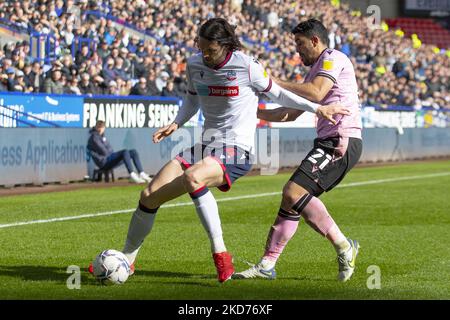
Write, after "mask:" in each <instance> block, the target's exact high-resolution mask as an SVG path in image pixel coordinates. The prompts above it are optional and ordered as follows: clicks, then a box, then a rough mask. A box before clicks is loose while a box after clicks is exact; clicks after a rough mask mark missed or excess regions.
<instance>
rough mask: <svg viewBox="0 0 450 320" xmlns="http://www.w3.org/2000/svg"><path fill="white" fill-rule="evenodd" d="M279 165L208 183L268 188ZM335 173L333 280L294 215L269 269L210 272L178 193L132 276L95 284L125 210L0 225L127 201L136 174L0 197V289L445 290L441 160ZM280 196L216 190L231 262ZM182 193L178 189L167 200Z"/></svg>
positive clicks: (328, 199)
mask: <svg viewBox="0 0 450 320" xmlns="http://www.w3.org/2000/svg"><path fill="white" fill-rule="evenodd" d="M289 176H290V175H289V174H280V175H276V176H251V177H244V178H241V179H240V180H239V181H238V182H236V184H235V185H234V186H233V188H232V190H231V191H230V192H228V193H221V192H218V191H216V190H215V191H214V194H215V195H216V198H217V199H224V198H230V197H239V196H243V195H258V194H262V193H271V192H278V191H280V190H281V189H282V187H283V185H284V183H285V182H286V181H287V180H288V179H289ZM399 178H400V179H399ZM383 179H390V180H388V181H384V182H382V181H379V180H383ZM371 181H372V182H374V183H371V184H370V183H367V182H371ZM354 182H362V184H360V185H350V184H351V183H354ZM341 184H342V186H341V187H339V188H336V189H335V190H333V191H332V192H330V193H328V194H324V195H323V196H322V197H321V199H322V200H323V201H324V203H325V204H326V205H327V207H328V209H329V211H330V213H331V214H332V216H333V217H334V219H335V220H336V222H337V223H338V224H339V226H340V227H341V229H342V230H343V232H344V233H345V234H346V235H348V236H350V237H352V238H354V239H357V240H358V241H359V242H360V244H361V250H360V255H359V257H358V260H357V269H356V272H355V274H354V276H353V278H352V279H351V280H350V281H349V282H347V283H339V282H337V281H336V275H337V262H336V254H335V252H334V249H333V248H332V246H331V245H330V244H329V243H328V242H327V241H326V240H325V239H324V238H322V237H321V236H320V235H318V234H317V233H315V232H314V231H313V230H312V229H311V228H310V227H309V226H308V225H306V224H305V223H304V221H302V222H301V223H300V226H299V229H298V231H297V233H296V235H295V236H294V238H293V239H292V240H291V242H290V243H289V244H288V246H287V247H286V249H285V251H284V253H283V255H282V257H281V259H280V260H279V263H278V265H277V273H278V278H277V279H276V280H274V281H267V280H232V281H228V282H226V283H224V284H219V283H218V282H217V281H216V278H215V277H216V276H215V269H214V264H213V261H212V258H211V253H210V248H209V241H208V239H207V236H206V233H205V232H204V231H203V229H202V227H201V224H200V221H199V219H198V217H197V215H196V213H195V209H194V207H193V206H192V205H184V206H178V207H170V208H162V209H160V211H159V212H158V216H157V218H156V222H155V225H154V229H153V232H152V234H151V235H150V237H149V238H147V240H146V242H145V244H144V247H143V248H142V250H141V253H140V256H139V257H138V261H137V264H136V266H137V271H136V274H135V275H134V276H132V277H130V278H129V280H128V281H127V282H126V283H125V284H124V285H122V286H101V285H99V284H98V283H97V282H96V281H95V280H94V279H93V278H92V277H90V275H89V274H88V273H87V271H86V267H87V265H88V264H89V262H90V261H92V260H93V258H94V257H95V256H96V254H97V253H99V252H100V251H101V250H104V249H118V250H120V249H122V246H123V242H124V238H125V236H126V232H127V228H128V222H129V220H130V217H131V212H128V213H121V214H114V215H105V216H98V217H91V218H81V219H74V220H69V221H59V222H49V223H41V224H29V225H20V226H10V227H5V225H6V224H12V223H16V222H22V221H32V220H39V219H42V220H46V219H52V218H58V217H67V216H76V215H83V214H91V213H101V212H107V211H114V210H123V209H132V208H134V207H135V206H136V204H137V201H138V198H139V192H140V190H141V189H142V186H134V185H130V186H126V187H113V188H107V189H84V190H76V191H69V192H57V193H47V194H38V195H22V196H11V197H2V198H0V226H1V227H0V243H1V246H0V250H1V254H0V299H102V300H104V299H172V300H173V299H181V300H184V299H201V300H207V299H269V300H276V299H287V300H290V299H450V236H449V235H450V231H449V230H450V200H449V199H450V198H449V192H450V162H448V161H436V162H424V163H414V164H401V165H389V166H383V167H366V168H355V169H354V170H352V171H351V172H350V173H349V175H348V176H347V177H346V178H345V180H344V181H343V182H342V183H341ZM280 197H281V196H280V194H276V195H267V196H263V197H257V198H247V199H240V200H233V201H222V202H219V210H220V213H221V218H222V227H223V231H224V237H225V241H226V244H227V247H228V249H229V251H230V252H231V253H232V254H233V255H235V267H236V269H237V270H242V269H244V268H247V265H246V264H245V263H244V262H243V261H244V260H246V261H251V262H256V261H257V260H258V259H259V257H260V256H261V254H262V253H263V247H264V244H265V240H266V235H267V232H268V230H269V228H270V226H271V224H272V222H273V221H274V219H275V217H276V213H277V209H278V208H279V203H280ZM189 201H190V199H189V197H186V196H184V197H182V198H179V199H176V200H174V201H172V202H171V203H176V202H189ZM71 265H75V266H80V268H81V270H82V272H81V287H80V289H73V290H70V289H68V288H67V285H66V281H67V278H68V277H69V276H70V275H71V274H68V273H67V272H66V271H67V267H68V266H71ZM371 266H376V267H378V268H379V270H380V284H381V288H380V289H369V288H368V286H367V283H368V282H369V283H373V282H371V279H373V278H370V277H371V276H373V273H371V272H370V271H371V270H372V269H371V268H373V267H371Z"/></svg>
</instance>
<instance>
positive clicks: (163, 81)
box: [155, 71, 169, 92]
mask: <svg viewBox="0 0 450 320" xmlns="http://www.w3.org/2000/svg"><path fill="white" fill-rule="evenodd" d="M167 80H169V74H168V73H167V71H163V72H161V73H160V74H159V76H158V77H157V78H156V80H155V84H156V88H157V89H158V92H162V90H163V89H164V88H165V87H166V85H167Z"/></svg>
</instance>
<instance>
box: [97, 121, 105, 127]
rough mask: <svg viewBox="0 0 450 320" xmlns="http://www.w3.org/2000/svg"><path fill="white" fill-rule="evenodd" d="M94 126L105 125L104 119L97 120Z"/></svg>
mask: <svg viewBox="0 0 450 320" xmlns="http://www.w3.org/2000/svg"><path fill="white" fill-rule="evenodd" d="M95 126H96V127H99V128H103V127H105V121H103V120H97V123H96V124H95Z"/></svg>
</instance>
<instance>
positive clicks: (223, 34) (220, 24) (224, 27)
mask: <svg viewBox="0 0 450 320" xmlns="http://www.w3.org/2000/svg"><path fill="white" fill-rule="evenodd" d="M235 29H236V26H232V25H231V24H229V23H228V22H227V20H225V19H223V18H212V19H209V20H208V21H206V22H205V23H204V24H203V25H202V26H201V27H200V31H199V33H198V34H199V36H200V37H202V38H204V39H206V40H208V41H217V43H219V45H221V46H225V47H227V48H228V49H229V50H230V51H234V50H239V49H240V48H241V47H242V45H241V42H240V41H239V39H238V37H237V36H236V34H235V33H234V30H235Z"/></svg>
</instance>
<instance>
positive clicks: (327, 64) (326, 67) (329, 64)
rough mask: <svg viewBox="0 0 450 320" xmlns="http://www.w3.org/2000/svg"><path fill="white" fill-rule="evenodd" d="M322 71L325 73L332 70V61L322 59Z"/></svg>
mask: <svg viewBox="0 0 450 320" xmlns="http://www.w3.org/2000/svg"><path fill="white" fill-rule="evenodd" d="M322 69H323V70H326V71H331V70H333V60H331V59H324V60H323V64H322Z"/></svg>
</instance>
